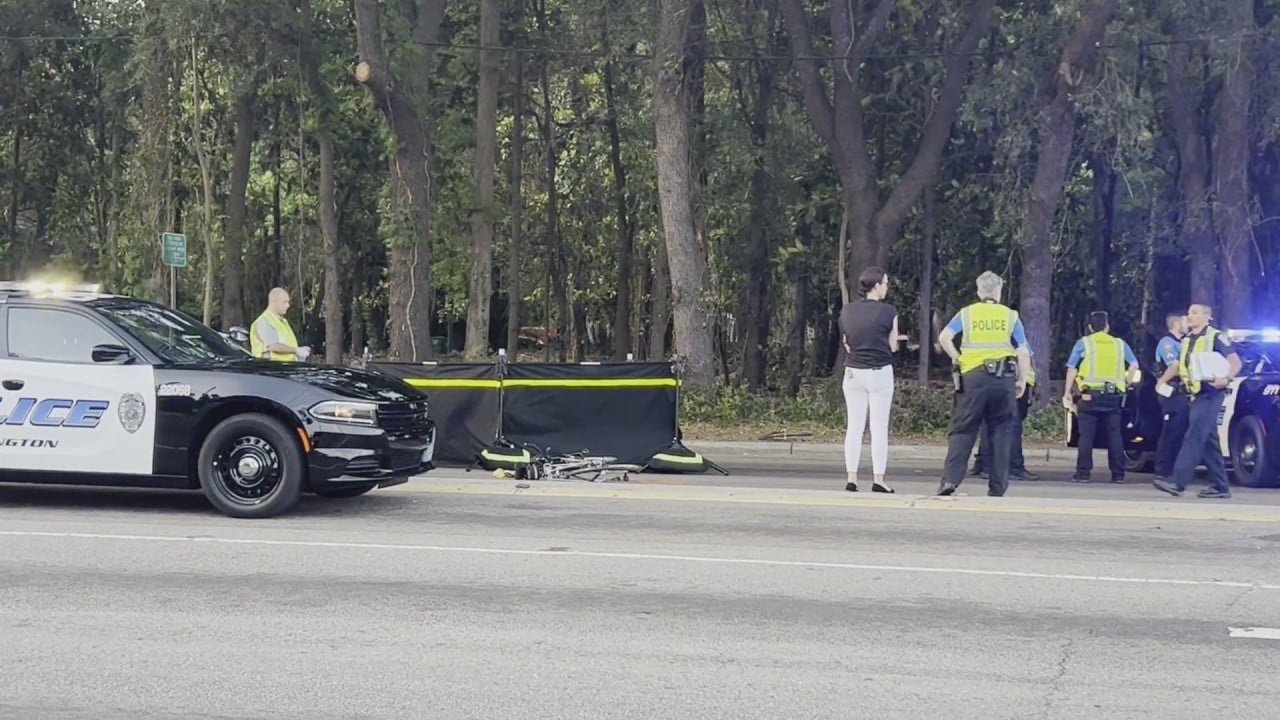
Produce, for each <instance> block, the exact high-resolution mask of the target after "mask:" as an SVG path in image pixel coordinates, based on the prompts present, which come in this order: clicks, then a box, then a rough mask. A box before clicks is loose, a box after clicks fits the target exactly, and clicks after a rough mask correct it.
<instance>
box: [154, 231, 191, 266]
mask: <svg viewBox="0 0 1280 720" xmlns="http://www.w3.org/2000/svg"><path fill="white" fill-rule="evenodd" d="M160 255H161V258H162V259H163V261H164V264H165V265H168V266H169V267H186V266H187V236H186V235H182V234H180V233H165V234H163V235H161V236H160Z"/></svg>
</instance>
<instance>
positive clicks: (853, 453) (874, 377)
mask: <svg viewBox="0 0 1280 720" xmlns="http://www.w3.org/2000/svg"><path fill="white" fill-rule="evenodd" d="M843 386H844V402H845V405H846V406H847V407H848V410H849V415H848V417H849V420H848V426H847V428H846V431H845V436H844V466H845V470H846V471H848V472H856V471H857V470H858V463H859V462H860V461H861V460H862V433H863V431H864V430H865V429H866V427H867V410H868V409H870V411H871V467H872V472H873V473H874V474H876V475H883V474H884V470H885V466H886V465H888V464H889V407H890V406H891V405H892V404H893V366H892V365H885V366H884V367H879V368H876V369H874V370H867V369H863V368H849V367H847V368H845V369H844V383H843Z"/></svg>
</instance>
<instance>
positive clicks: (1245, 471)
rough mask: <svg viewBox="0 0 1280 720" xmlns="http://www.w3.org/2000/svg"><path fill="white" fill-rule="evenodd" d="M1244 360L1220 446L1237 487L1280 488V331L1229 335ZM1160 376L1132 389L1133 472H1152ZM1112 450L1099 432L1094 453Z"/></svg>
mask: <svg viewBox="0 0 1280 720" xmlns="http://www.w3.org/2000/svg"><path fill="white" fill-rule="evenodd" d="M1227 337H1229V338H1230V339H1231V344H1232V347H1234V348H1235V350H1236V352H1237V353H1238V354H1239V355H1240V363H1241V371H1240V376H1239V377H1237V378H1236V379H1235V380H1234V381H1232V383H1231V385H1229V386H1228V388H1227V398H1226V402H1225V403H1223V411H1222V414H1221V415H1220V416H1219V418H1218V441H1219V444H1220V445H1221V446H1222V453H1223V457H1224V460H1225V461H1226V464H1227V468H1228V469H1229V470H1230V474H1231V479H1232V481H1233V482H1235V484H1237V485H1242V486H1244V487H1254V488H1258V487H1280V330H1271V329H1263V330H1228V331H1227ZM1156 380H1157V376H1156V375H1155V374H1154V373H1153V372H1152V370H1151V369H1150V368H1147V367H1146V366H1145V365H1144V367H1143V373H1142V382H1141V383H1140V384H1139V385H1138V386H1137V387H1136V388H1133V387H1131V388H1130V389H1129V391H1128V394H1127V396H1126V397H1125V406H1124V410H1123V412H1122V417H1123V423H1122V427H1123V430H1122V433H1123V435H1124V441H1125V458H1126V460H1127V466H1128V470H1129V471H1131V472H1150V471H1151V470H1153V466H1154V461H1155V453H1156V447H1157V446H1158V443H1159V442H1160V430H1161V427H1162V425H1163V418H1164V411H1163V410H1162V409H1161V407H1160V398H1159V396H1158V395H1156V391H1155V386H1156ZM1078 438H1079V431H1078V429H1077V427H1076V422H1075V414H1074V413H1067V445H1068V447H1076V446H1077V445H1078ZM1107 446H1108V443H1107V438H1106V432H1105V429H1104V428H1103V427H1101V426H1099V428H1098V435H1097V437H1096V441H1095V443H1094V447H1095V448H1099V449H1102V448H1106V447H1107Z"/></svg>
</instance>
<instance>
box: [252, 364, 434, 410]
mask: <svg viewBox="0 0 1280 720" xmlns="http://www.w3.org/2000/svg"><path fill="white" fill-rule="evenodd" d="M245 370H246V371H248V372H252V373H253V374H254V375H264V376H267V377H276V378H280V379H282V380H292V381H295V382H300V383H305V384H307V385H311V386H312V387H317V388H320V389H322V390H326V391H328V392H331V393H333V394H334V395H339V396H342V397H344V398H349V399H352V400H366V401H370V402H408V401H417V400H422V399H424V398H425V394H424V393H421V392H419V391H418V390H415V389H414V388H413V387H411V386H409V385H407V384H405V382H404V381H402V380H398V379H396V378H393V377H390V376H387V375H382V374H380V373H375V372H369V371H368V370H359V369H356V368H348V367H336V366H330V365H308V364H306V363H276V362H260V363H254V364H253V366H252V367H247V368H245Z"/></svg>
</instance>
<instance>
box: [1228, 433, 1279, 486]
mask: <svg viewBox="0 0 1280 720" xmlns="http://www.w3.org/2000/svg"><path fill="white" fill-rule="evenodd" d="M1266 437H1267V433H1266V431H1265V430H1264V429H1263V426H1262V421H1261V420H1259V419H1258V417H1257V416H1256V415H1246V416H1245V417H1242V418H1240V420H1239V422H1237V423H1236V426H1235V427H1233V428H1232V429H1231V436H1230V441H1231V447H1230V448H1229V451H1230V453H1231V465H1232V469H1233V470H1234V474H1235V479H1236V484H1237V485H1241V486H1243V487H1250V488H1261V487H1272V486H1274V485H1276V484H1277V482H1276V481H1277V479H1278V478H1277V477H1276V469H1275V466H1274V464H1273V463H1272V460H1271V458H1270V457H1269V456H1268V453H1267V445H1266Z"/></svg>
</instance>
